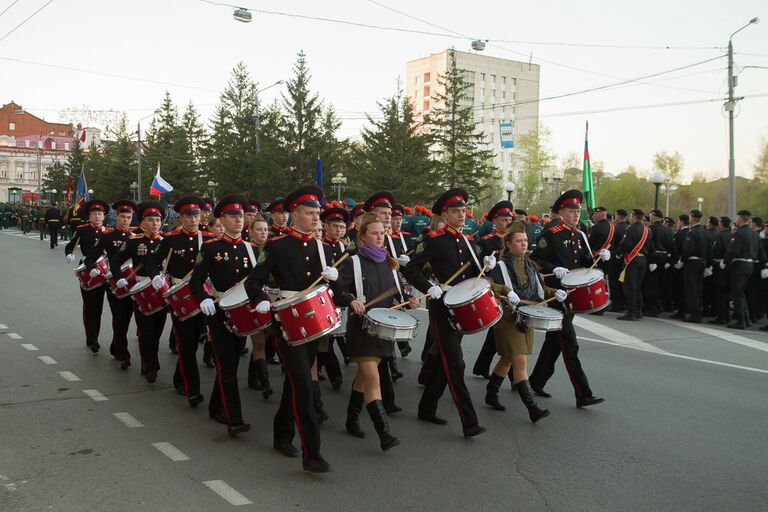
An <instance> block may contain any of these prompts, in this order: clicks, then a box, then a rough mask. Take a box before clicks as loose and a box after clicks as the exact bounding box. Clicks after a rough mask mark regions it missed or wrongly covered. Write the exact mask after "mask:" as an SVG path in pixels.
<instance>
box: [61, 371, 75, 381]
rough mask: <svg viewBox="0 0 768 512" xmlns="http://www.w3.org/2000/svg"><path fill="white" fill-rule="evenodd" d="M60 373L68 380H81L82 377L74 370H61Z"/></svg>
mask: <svg viewBox="0 0 768 512" xmlns="http://www.w3.org/2000/svg"><path fill="white" fill-rule="evenodd" d="M59 375H61V378H63V379H64V380H66V381H69V382H80V377H78V376H77V375H75V374H74V373H72V372H59Z"/></svg>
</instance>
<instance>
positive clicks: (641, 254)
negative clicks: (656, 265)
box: [637, 252, 645, 256]
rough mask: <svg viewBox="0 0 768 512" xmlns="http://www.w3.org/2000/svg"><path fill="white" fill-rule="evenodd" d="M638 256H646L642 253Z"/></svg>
mask: <svg viewBox="0 0 768 512" xmlns="http://www.w3.org/2000/svg"><path fill="white" fill-rule="evenodd" d="M637 255H638V256H645V254H643V253H641V252H639V253H637Z"/></svg>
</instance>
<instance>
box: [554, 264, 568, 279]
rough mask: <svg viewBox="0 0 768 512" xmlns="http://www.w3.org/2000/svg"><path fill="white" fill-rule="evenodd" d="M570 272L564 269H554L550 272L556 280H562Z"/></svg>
mask: <svg viewBox="0 0 768 512" xmlns="http://www.w3.org/2000/svg"><path fill="white" fill-rule="evenodd" d="M568 272H570V270H568V269H567V268H565V267H555V270H553V271H552V273H553V274H555V277H556V278H558V279H562V278H564V277H565V276H566V275H567V274H568Z"/></svg>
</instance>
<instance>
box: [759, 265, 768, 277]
mask: <svg viewBox="0 0 768 512" xmlns="http://www.w3.org/2000/svg"><path fill="white" fill-rule="evenodd" d="M760 279H768V268H764V269H763V270H761V271H760Z"/></svg>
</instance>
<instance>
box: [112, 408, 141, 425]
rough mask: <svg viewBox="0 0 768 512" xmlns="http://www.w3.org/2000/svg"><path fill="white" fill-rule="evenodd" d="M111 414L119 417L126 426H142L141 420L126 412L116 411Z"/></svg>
mask: <svg viewBox="0 0 768 512" xmlns="http://www.w3.org/2000/svg"><path fill="white" fill-rule="evenodd" d="M112 416H114V417H115V418H117V419H119V420H120V421H122V422H123V424H124V425H125V426H126V427H128V428H141V427H143V426H144V424H143V423H142V422H140V421H139V420H137V419H136V418H134V417H133V416H131V415H130V414H128V413H127V412H116V413H113V414H112Z"/></svg>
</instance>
